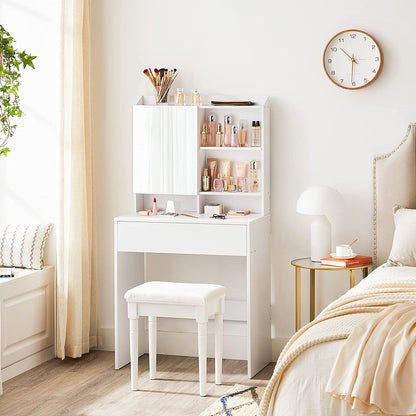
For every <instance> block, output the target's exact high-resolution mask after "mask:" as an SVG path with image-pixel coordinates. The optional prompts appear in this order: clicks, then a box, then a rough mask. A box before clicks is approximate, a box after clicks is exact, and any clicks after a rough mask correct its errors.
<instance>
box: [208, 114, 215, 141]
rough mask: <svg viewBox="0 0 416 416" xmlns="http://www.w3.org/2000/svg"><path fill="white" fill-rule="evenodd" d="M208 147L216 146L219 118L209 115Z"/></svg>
mask: <svg viewBox="0 0 416 416" xmlns="http://www.w3.org/2000/svg"><path fill="white" fill-rule="evenodd" d="M208 134H209V138H208V146H215V142H216V135H217V118H216V117H215V114H208Z"/></svg>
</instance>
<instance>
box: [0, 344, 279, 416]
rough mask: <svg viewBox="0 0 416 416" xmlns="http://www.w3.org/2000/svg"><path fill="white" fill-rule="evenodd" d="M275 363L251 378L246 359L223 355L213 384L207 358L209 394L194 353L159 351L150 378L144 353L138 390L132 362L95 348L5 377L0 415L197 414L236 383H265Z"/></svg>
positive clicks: (210, 360)
mask: <svg viewBox="0 0 416 416" xmlns="http://www.w3.org/2000/svg"><path fill="white" fill-rule="evenodd" d="M273 368H274V365H273V364H269V365H268V366H267V367H266V368H264V369H263V370H262V371H261V372H260V373H259V374H257V376H255V377H254V378H253V379H249V378H247V374H246V362H245V361H237V360H224V364H223V383H224V384H223V385H221V386H216V385H215V384H213V383H214V360H213V359H209V360H208V383H209V385H208V396H206V397H200V396H199V394H198V392H199V383H198V359H197V358H194V357H178V356H169V355H158V363H157V371H158V372H157V380H149V379H148V377H149V372H148V356H147V355H145V356H142V357H141V358H140V359H139V373H140V380H139V386H140V389H141V390H140V391H134V392H132V391H131V390H130V367H129V366H126V367H124V368H122V369H121V370H114V353H112V352H105V351H93V352H91V353H89V354H86V355H85V356H84V357H83V358H81V359H71V358H69V359H66V360H64V361H62V360H59V359H54V360H51V361H48V362H47V363H45V364H42V365H40V366H39V367H36V368H34V369H32V370H30V371H28V372H26V373H24V374H22V375H20V376H18V377H15V378H13V379H11V380H9V381H6V382H5V383H3V391H4V394H3V396H0V415H2V416H3V415H7V416H58V415H71V416H72V415H88V416H92V415H94V416H105V415H109V416H131V415H140V416H176V415H178V416H179V415H180V416H192V415H195V416H197V415H199V413H200V412H202V411H203V410H204V409H205V408H207V407H208V406H209V405H210V404H211V403H213V402H214V401H215V399H216V398H218V397H220V396H222V395H224V393H225V392H226V391H227V390H229V389H230V388H231V387H232V386H233V385H234V384H236V383H239V384H246V385H251V386H253V385H255V386H265V385H266V384H267V381H268V379H269V378H270V377H271V375H272V372H273Z"/></svg>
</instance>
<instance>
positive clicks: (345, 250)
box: [335, 244, 353, 257]
mask: <svg viewBox="0 0 416 416" xmlns="http://www.w3.org/2000/svg"><path fill="white" fill-rule="evenodd" d="M335 254H336V255H337V257H348V256H352V255H353V251H352V248H351V246H350V245H349V244H340V245H339V246H336V250H335Z"/></svg>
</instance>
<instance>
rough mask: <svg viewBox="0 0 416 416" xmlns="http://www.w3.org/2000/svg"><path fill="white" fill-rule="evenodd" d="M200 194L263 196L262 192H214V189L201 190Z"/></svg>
mask: <svg viewBox="0 0 416 416" xmlns="http://www.w3.org/2000/svg"><path fill="white" fill-rule="evenodd" d="M199 195H215V196H240V197H242V196H261V192H227V191H225V192H214V191H208V192H204V191H201V192H199Z"/></svg>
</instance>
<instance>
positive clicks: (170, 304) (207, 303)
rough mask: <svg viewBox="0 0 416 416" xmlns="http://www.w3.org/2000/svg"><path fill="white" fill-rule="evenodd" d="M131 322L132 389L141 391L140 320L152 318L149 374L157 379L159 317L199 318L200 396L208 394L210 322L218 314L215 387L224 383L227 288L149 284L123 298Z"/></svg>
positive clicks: (162, 283)
mask: <svg viewBox="0 0 416 416" xmlns="http://www.w3.org/2000/svg"><path fill="white" fill-rule="evenodd" d="M124 298H125V299H126V301H127V305H128V317H129V321H130V365H131V389H132V390H138V362H137V357H138V349H139V348H138V344H139V343H138V319H139V317H140V316H148V317H149V373H150V379H155V378H156V337H157V317H158V316H160V317H165V318H188V319H196V321H197V323H198V356H199V394H200V395H201V396H205V395H206V381H207V323H208V317H209V316H211V315H215V384H221V375H222V346H223V339H222V327H223V314H224V298H225V287H224V286H220V285H210V284H197V283H174V282H146V283H144V284H142V285H139V286H136V287H134V288H133V289H130V290H128V291H127V292H126V294H125V295H124Z"/></svg>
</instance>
